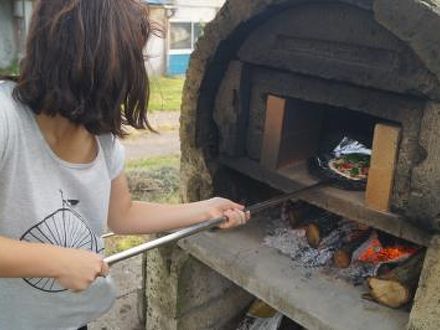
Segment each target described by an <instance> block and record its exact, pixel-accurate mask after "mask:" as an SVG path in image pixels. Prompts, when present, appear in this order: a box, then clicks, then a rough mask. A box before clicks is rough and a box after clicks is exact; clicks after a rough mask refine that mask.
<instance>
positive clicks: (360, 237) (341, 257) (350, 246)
mask: <svg viewBox="0 0 440 330" xmlns="http://www.w3.org/2000/svg"><path fill="white" fill-rule="evenodd" d="M370 234H371V230H370V229H363V228H362V229H356V230H354V231H353V232H352V233H347V236H350V237H347V238H346V239H345V241H346V243H345V244H344V245H343V246H342V248H340V249H338V250H336V251H335V253H334V254H333V263H334V264H335V266H336V267H338V268H347V267H348V266H350V263H351V260H352V256H353V252H354V251H356V250H357V249H358V248H359V247H360V246H361V245H362V244H363V243H364V242H365V241H366V240H367V239H368V237H369V236H370Z"/></svg>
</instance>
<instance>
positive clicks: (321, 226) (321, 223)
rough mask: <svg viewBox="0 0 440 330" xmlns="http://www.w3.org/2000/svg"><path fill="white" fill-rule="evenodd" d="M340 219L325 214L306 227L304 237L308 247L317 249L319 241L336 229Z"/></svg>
mask: <svg viewBox="0 0 440 330" xmlns="http://www.w3.org/2000/svg"><path fill="white" fill-rule="evenodd" d="M339 221H340V218H339V217H337V216H335V215H333V214H325V215H323V216H321V217H320V218H318V219H316V221H315V222H314V223H312V224H310V225H308V226H307V229H306V237H307V241H308V242H309V244H310V246H311V247H313V248H315V249H316V248H318V247H319V244H320V243H321V241H322V240H323V239H324V238H325V237H326V236H328V235H329V234H330V233H331V232H332V231H333V230H335V229H336V228H337V227H338V222H339Z"/></svg>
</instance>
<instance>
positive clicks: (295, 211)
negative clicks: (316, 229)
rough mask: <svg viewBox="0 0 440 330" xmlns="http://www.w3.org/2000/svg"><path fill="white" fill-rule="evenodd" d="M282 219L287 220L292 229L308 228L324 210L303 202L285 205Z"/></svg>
mask: <svg viewBox="0 0 440 330" xmlns="http://www.w3.org/2000/svg"><path fill="white" fill-rule="evenodd" d="M282 213H283V214H282V217H283V218H284V219H286V220H287V221H288V222H289V224H290V226H291V228H292V229H298V228H301V227H307V226H308V225H309V224H310V223H312V222H313V221H314V220H315V218H316V217H317V216H319V215H320V214H322V213H323V211H322V210H320V209H318V208H316V207H314V206H312V205H310V204H307V203H305V202H302V201H297V202H289V203H286V204H284V205H283V210H282Z"/></svg>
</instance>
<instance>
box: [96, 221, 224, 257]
mask: <svg viewBox="0 0 440 330" xmlns="http://www.w3.org/2000/svg"><path fill="white" fill-rule="evenodd" d="M225 220H226V218H225V217H221V218H216V219H211V220H208V221H205V222H201V223H198V224H195V225H192V226H189V227H187V228H185V229H182V230H179V231H176V232H175V233H172V234H169V235H166V236H163V237H160V238H158V239H155V240H153V241H151V242H147V243H144V244H141V245H139V246H136V247H134V248H131V249H128V250H126V251H123V252H120V253H116V254H114V255H112V256H109V257H107V258H104V261H105V262H106V263H107V264H108V265H110V266H111V265H113V264H115V263H117V262H119V261H123V260H125V259H128V258H131V257H134V256H136V255H138V254H141V253H144V252H147V251H149V250H152V249H155V248H157V247H160V246H162V245H165V244H168V243H171V242H175V241H178V240H179V239H182V238H185V237H188V236H191V235H194V234H197V233H199V232H201V231H204V230H208V229H210V228H214V227H216V226H218V225H220V224H221V223H223V222H224V221H225Z"/></svg>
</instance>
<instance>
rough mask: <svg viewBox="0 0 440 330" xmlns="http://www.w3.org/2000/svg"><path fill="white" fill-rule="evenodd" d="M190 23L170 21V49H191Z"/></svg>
mask: <svg viewBox="0 0 440 330" xmlns="http://www.w3.org/2000/svg"><path fill="white" fill-rule="evenodd" d="M191 25H192V24H191V23H171V29H170V49H192V48H193V47H192V26H191Z"/></svg>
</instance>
